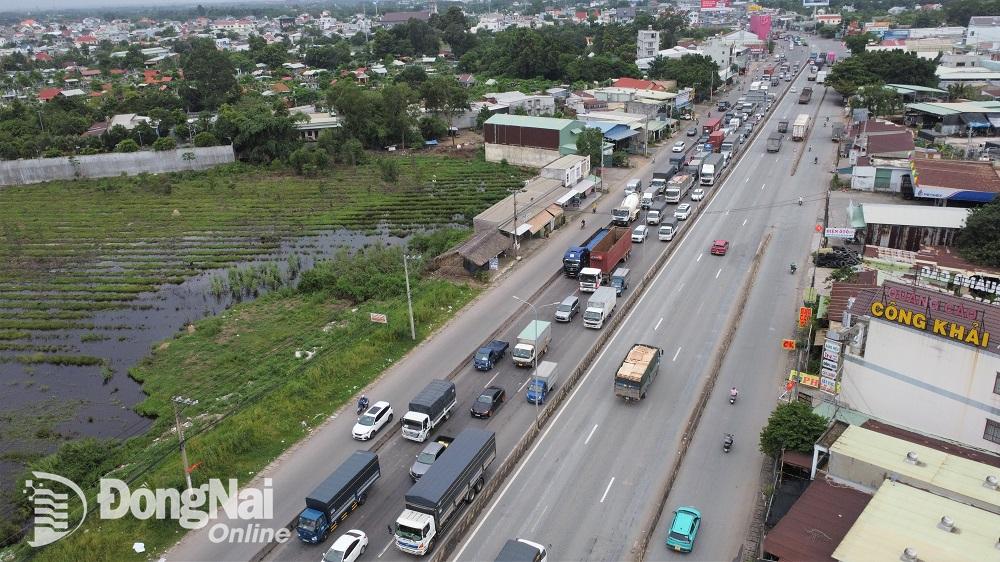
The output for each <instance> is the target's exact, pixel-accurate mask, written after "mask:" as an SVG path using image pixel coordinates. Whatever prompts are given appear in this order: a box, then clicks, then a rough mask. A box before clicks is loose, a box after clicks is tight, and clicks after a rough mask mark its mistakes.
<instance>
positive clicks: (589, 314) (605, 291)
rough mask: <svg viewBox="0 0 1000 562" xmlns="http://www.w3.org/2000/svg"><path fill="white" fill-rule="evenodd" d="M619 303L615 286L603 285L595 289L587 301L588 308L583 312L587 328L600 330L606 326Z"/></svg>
mask: <svg viewBox="0 0 1000 562" xmlns="http://www.w3.org/2000/svg"><path fill="white" fill-rule="evenodd" d="M617 303H618V295H617V294H616V292H615V289H614V287H601V288H600V289H598V290H596V291H594V294H593V295H591V297H590V300H588V301H587V310H585V311H584V312H583V325H584V326H585V327H587V328H594V329H595V330H600V329H601V328H602V327H603V326H604V321H605V320H607V319H608V318H609V317H610V316H611V313H612V312H614V310H615V305H616V304H617Z"/></svg>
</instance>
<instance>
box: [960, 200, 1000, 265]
mask: <svg viewBox="0 0 1000 562" xmlns="http://www.w3.org/2000/svg"><path fill="white" fill-rule="evenodd" d="M957 245H958V251H959V253H960V254H961V255H962V257H964V258H965V259H967V260H969V261H971V262H973V263H976V264H979V265H983V266H987V267H994V268H996V267H1000V200H997V199H994V200H993V201H991V202H990V203H987V204H985V205H983V206H982V207H977V208H976V209H973V210H972V213H970V214H969V217H968V218H967V219H965V228H963V229H962V230H960V231H958V240H957Z"/></svg>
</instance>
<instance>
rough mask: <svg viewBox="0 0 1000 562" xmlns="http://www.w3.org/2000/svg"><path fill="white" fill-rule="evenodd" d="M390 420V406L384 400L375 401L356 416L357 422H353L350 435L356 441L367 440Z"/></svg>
mask: <svg viewBox="0 0 1000 562" xmlns="http://www.w3.org/2000/svg"><path fill="white" fill-rule="evenodd" d="M391 421H392V406H390V405H389V403H388V402H385V401H380V402H376V403H374V404H372V405H371V406H370V407H369V408H368V410H367V411H366V412H365V413H363V414H361V417H360V418H358V423H356V424H354V429H353V430H351V436H352V437H354V438H355V439H357V440H358V441H368V440H369V439H371V438H372V437H374V436H375V434H376V433H378V432H379V430H380V429H382V428H383V427H385V426H386V424H388V423H389V422H391Z"/></svg>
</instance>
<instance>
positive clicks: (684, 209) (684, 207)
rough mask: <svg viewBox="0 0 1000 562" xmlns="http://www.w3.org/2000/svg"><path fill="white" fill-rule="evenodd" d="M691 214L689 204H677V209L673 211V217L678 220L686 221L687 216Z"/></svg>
mask: <svg viewBox="0 0 1000 562" xmlns="http://www.w3.org/2000/svg"><path fill="white" fill-rule="evenodd" d="M690 216H691V204H690V203H681V204H680V205H678V206H677V210H676V211H674V218H675V219H677V220H679V221H686V220H687V219H688V217H690Z"/></svg>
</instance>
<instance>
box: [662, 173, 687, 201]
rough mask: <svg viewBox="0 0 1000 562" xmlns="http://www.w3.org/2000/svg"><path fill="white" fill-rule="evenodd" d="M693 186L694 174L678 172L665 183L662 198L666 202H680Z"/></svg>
mask: <svg viewBox="0 0 1000 562" xmlns="http://www.w3.org/2000/svg"><path fill="white" fill-rule="evenodd" d="M693 186H694V176H692V175H691V174H679V175H676V176H674V177H672V178H670V181H669V182H668V183H667V189H665V190H664V191H663V199H664V201H666V202H667V203H680V202H681V201H682V200H683V199H684V197H685V196H686V195H687V194H688V191H690V190H691V187H693Z"/></svg>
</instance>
